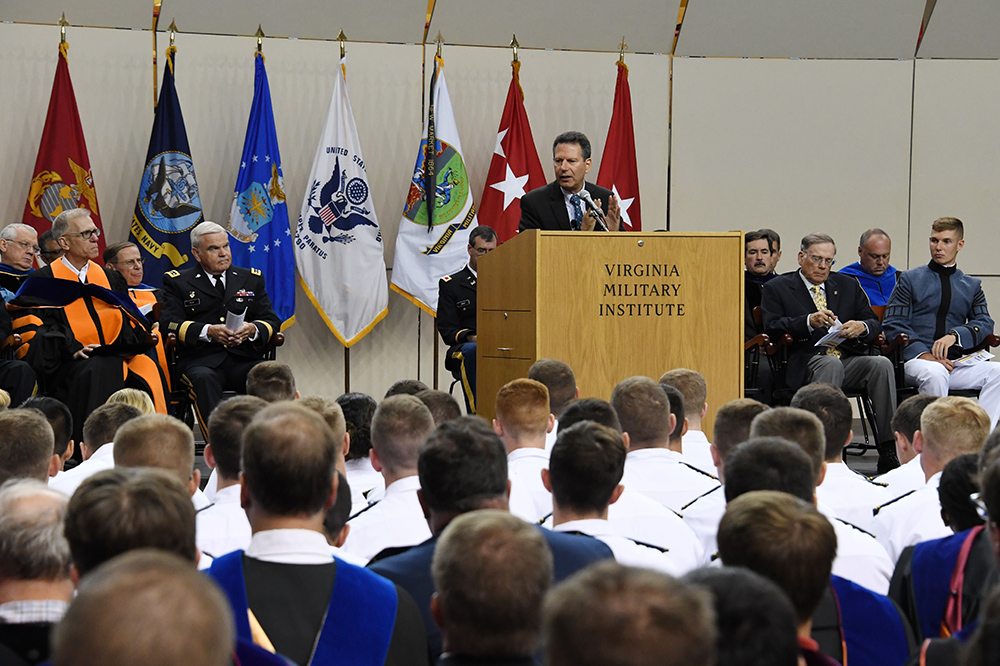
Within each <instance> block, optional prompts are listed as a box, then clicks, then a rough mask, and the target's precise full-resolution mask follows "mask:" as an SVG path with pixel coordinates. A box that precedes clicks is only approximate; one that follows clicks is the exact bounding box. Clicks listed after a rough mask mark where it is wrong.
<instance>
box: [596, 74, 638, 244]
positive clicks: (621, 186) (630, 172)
mask: <svg viewBox="0 0 1000 666" xmlns="http://www.w3.org/2000/svg"><path fill="white" fill-rule="evenodd" d="M597 184H598V185H600V186H601V187H606V188H608V189H609V190H611V191H612V192H613V193H614V195H615V196H616V197H617V198H618V204H619V206H620V207H621V212H622V226H621V230H622V231H642V219H641V217H640V215H641V213H640V206H639V170H638V169H637V168H636V166H635V132H634V131H633V130H632V94H631V93H630V92H629V89H628V67H626V66H625V63H624V62H622V61H621V60H619V61H618V81H617V83H615V105H614V110H613V111H612V112H611V126H610V127H608V140H607V141H605V143H604V156H603V157H602V158H601V171H600V173H599V174H598V175H597Z"/></svg>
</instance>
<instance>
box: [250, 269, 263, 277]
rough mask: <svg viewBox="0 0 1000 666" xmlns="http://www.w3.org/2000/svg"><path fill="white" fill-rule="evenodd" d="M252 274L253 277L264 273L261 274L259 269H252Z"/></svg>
mask: <svg viewBox="0 0 1000 666" xmlns="http://www.w3.org/2000/svg"><path fill="white" fill-rule="evenodd" d="M250 273H251V274H252V275H263V273H261V272H260V269H259V268H251V269H250Z"/></svg>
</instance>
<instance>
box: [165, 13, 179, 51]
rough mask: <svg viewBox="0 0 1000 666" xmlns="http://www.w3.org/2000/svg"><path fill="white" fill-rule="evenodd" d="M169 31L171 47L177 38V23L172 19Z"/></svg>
mask: <svg viewBox="0 0 1000 666" xmlns="http://www.w3.org/2000/svg"><path fill="white" fill-rule="evenodd" d="M167 31H168V32H169V33H170V46H173V45H174V37H176V36H177V23H175V22H174V20H173V19H170V27H169V28H167Z"/></svg>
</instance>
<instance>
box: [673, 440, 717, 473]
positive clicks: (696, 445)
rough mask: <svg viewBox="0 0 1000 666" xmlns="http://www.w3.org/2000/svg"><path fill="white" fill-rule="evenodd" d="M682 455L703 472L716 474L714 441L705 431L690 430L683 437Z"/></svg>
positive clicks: (686, 460)
mask: <svg viewBox="0 0 1000 666" xmlns="http://www.w3.org/2000/svg"><path fill="white" fill-rule="evenodd" d="M681 451H682V452H683V453H682V454H681V455H683V456H684V461H685V462H687V463H688V464H690V465H694V466H695V467H697V468H698V469H700V470H702V471H703V472H708V473H709V474H711V475H712V476H716V475H717V474H718V471H717V470H716V469H715V462H714V461H713V460H712V443H711V442H710V441H708V437H706V436H705V433H704V431H701V430H690V429H689V430H688V431H687V432H686V433H684V435H683V436H682V437H681Z"/></svg>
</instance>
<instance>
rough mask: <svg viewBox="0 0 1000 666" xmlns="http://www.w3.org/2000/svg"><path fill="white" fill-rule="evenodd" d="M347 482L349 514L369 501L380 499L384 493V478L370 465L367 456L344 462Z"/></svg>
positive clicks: (370, 460) (369, 459) (358, 509)
mask: <svg viewBox="0 0 1000 666" xmlns="http://www.w3.org/2000/svg"><path fill="white" fill-rule="evenodd" d="M344 468H345V469H346V471H347V483H348V484H349V485H350V486H351V515H352V516H353V515H354V514H356V513H357V512H358V511H361V509H363V508H365V507H366V506H368V504H369V503H370V502H374V501H376V500H380V499H382V496H383V495H384V494H385V479H384V478H383V477H382V475H381V474H380V473H379V472H376V471H375V468H374V467H372V459H371V458H369V457H368V456H365V457H364V458H355V459H354V460H348V461H347V462H346V463H345V464H344Z"/></svg>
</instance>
